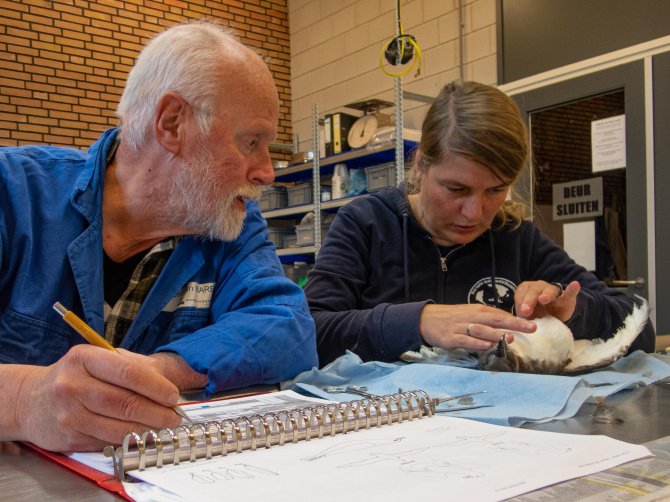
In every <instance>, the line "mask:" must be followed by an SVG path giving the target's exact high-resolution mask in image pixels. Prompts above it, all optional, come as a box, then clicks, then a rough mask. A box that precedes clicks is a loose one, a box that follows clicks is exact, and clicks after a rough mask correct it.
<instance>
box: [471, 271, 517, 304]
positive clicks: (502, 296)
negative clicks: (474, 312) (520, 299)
mask: <svg viewBox="0 0 670 502" xmlns="http://www.w3.org/2000/svg"><path fill="white" fill-rule="evenodd" d="M493 288H494V285H493V280H492V279H491V278H490V277H484V278H482V279H480V280H479V281H477V282H476V283H475V285H474V286H472V287H471V288H470V291H469V292H468V303H470V304H473V303H480V304H482V305H490V306H491V307H498V308H500V309H503V310H506V311H507V312H514V293H515V292H516V284H514V283H513V282H512V281H510V280H509V279H505V278H504V277H496V283H495V290H494V289H493ZM495 291H497V292H498V305H496V297H495Z"/></svg>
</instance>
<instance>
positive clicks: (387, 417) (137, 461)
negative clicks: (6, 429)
mask: <svg viewBox="0 0 670 502" xmlns="http://www.w3.org/2000/svg"><path fill="white" fill-rule="evenodd" d="M434 411H435V400H433V399H431V398H430V396H429V395H428V394H427V393H426V392H424V391H422V390H413V391H407V392H399V393H397V394H390V395H386V396H375V397H370V398H367V397H366V398H363V399H359V400H355V401H348V402H342V403H330V404H322V405H321V404H317V405H315V406H310V407H306V408H294V409H288V410H281V411H274V412H268V413H265V414H263V415H260V414H257V415H251V416H242V417H234V418H226V419H224V420H221V421H212V422H206V423H197V424H191V425H181V426H179V427H177V428H176V429H161V430H160V431H145V432H144V433H143V434H142V435H138V434H136V433H134V432H131V433H129V434H127V435H126V436H125V438H124V440H123V443H122V445H121V446H120V447H118V448H116V449H114V448H113V447H107V448H105V454H106V455H107V456H111V457H112V458H113V463H114V470H115V472H116V475H117V477H118V479H119V480H123V479H124V476H125V473H126V472H127V471H131V470H135V469H139V470H144V469H146V468H148V467H158V468H160V467H162V466H164V465H166V464H175V465H177V464H179V463H180V462H182V461H189V462H195V461H196V460H197V459H199V458H207V459H209V458H212V457H214V456H217V455H221V456H225V455H228V454H229V453H234V452H236V453H242V452H243V451H244V450H256V449H257V448H259V447H261V448H270V447H272V446H276V445H280V446H283V445H284V444H286V442H289V443H296V442H298V441H310V440H312V439H314V438H317V437H318V438H322V437H324V435H328V436H334V435H336V434H347V433H349V432H354V433H355V432H358V431H359V430H361V429H370V428H371V427H382V426H386V425H391V424H393V423H400V422H402V421H404V420H413V419H420V418H423V417H424V416H432V415H433V413H434Z"/></svg>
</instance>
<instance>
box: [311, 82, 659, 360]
mask: <svg viewBox="0 0 670 502" xmlns="http://www.w3.org/2000/svg"><path fill="white" fill-rule="evenodd" d="M527 158H528V134H527V131H526V128H525V125H524V123H523V121H522V119H521V116H520V114H519V110H518V108H517V106H516V104H515V103H514V101H513V100H512V99H510V98H509V97H508V96H507V95H506V94H504V93H503V92H502V91H500V90H498V89H496V88H494V87H491V86H488V85H484V84H480V83H477V82H460V81H457V82H453V83H450V84H448V85H447V86H445V87H444V88H443V89H442V91H441V92H440V94H439V95H438V97H437V98H436V99H435V101H434V103H433V104H432V106H431V107H430V109H429V111H428V113H427V115H426V118H425V120H424V123H423V125H422V135H421V142H420V144H419V147H418V151H417V153H416V156H415V160H414V165H413V166H412V169H411V171H410V173H409V175H408V181H407V184H406V186H403V185H401V186H400V187H398V188H389V189H386V190H382V191H380V192H377V193H374V194H369V195H367V196H364V197H361V198H358V199H356V200H355V201H353V202H351V203H349V204H347V205H346V206H344V207H342V208H341V209H340V210H339V212H338V214H337V217H336V218H335V220H334V222H333V224H332V226H331V227H330V230H329V232H328V234H327V236H326V240H325V242H324V244H323V246H322V248H321V250H320V251H319V254H318V257H317V260H316V264H315V268H314V270H313V271H312V272H311V273H310V275H309V280H308V283H307V286H306V288H305V292H306V295H307V299H308V301H309V304H310V310H311V312H312V315H313V317H314V319H315V321H316V326H317V345H318V352H319V362H320V365H321V366H323V365H325V364H326V363H328V362H330V361H332V360H334V359H335V358H337V357H338V356H340V355H342V354H344V353H345V351H346V350H351V351H353V352H355V353H357V354H358V355H359V356H360V357H361V358H362V359H363V360H382V361H395V360H398V359H399V358H400V356H401V355H402V354H403V353H404V352H406V351H409V350H415V349H417V348H419V347H420V346H421V345H429V346H435V347H441V348H445V349H454V348H463V349H467V350H472V351H485V350H488V349H490V348H491V347H492V346H493V345H494V344H495V343H497V342H498V341H499V340H500V338H501V336H506V339H507V341H508V342H512V341H513V336H512V335H511V334H509V333H508V332H509V331H519V332H525V333H532V332H533V331H534V330H535V323H533V322H532V319H534V318H536V317H541V316H543V315H545V314H547V313H548V314H551V315H553V316H554V317H557V318H558V319H560V320H561V321H563V322H565V323H566V324H567V325H568V326H569V327H570V328H571V330H572V332H573V335H574V336H575V338H599V337H603V336H607V335H609V334H612V333H613V332H614V331H615V330H616V328H617V327H618V326H619V325H620V324H621V323H622V322H623V319H624V318H625V317H626V316H627V315H628V314H629V313H630V312H631V311H632V309H633V306H634V302H633V300H632V299H630V298H628V297H626V296H625V295H624V294H622V293H620V292H618V291H616V290H614V289H611V288H608V287H607V286H606V285H605V284H604V283H602V282H600V281H598V280H597V278H596V277H595V276H594V275H593V274H591V273H590V272H588V271H587V270H585V269H584V268H583V267H581V266H579V265H577V264H576V263H575V262H574V261H573V260H572V259H571V258H570V257H569V256H568V255H567V254H566V253H565V251H563V250H562V249H561V248H560V247H559V246H557V245H556V244H555V243H554V242H552V241H551V240H550V239H549V238H548V237H546V236H545V235H543V234H542V233H541V232H540V230H539V229H538V228H537V227H536V226H535V225H534V224H533V223H531V222H530V221H525V220H524V219H523V213H524V212H523V208H524V206H523V205H522V204H520V203H518V202H515V201H514V200H513V198H512V197H511V196H510V191H511V187H512V184H513V183H514V182H515V181H516V179H517V178H518V176H519V174H520V173H521V170H522V169H523V167H524V165H525V163H526V162H527ZM653 347H654V332H653V327H652V326H651V325H648V327H647V329H646V331H645V332H644V333H643V334H642V335H641V336H640V337H638V339H637V340H636V342H635V343H634V344H633V346H632V347H631V350H635V349H639V348H643V349H645V350H647V351H650V350H653Z"/></svg>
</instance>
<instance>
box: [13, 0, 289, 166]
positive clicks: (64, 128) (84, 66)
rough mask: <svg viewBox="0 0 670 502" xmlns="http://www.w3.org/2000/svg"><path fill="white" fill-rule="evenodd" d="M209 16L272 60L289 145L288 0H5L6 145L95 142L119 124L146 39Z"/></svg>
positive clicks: (281, 137)
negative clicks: (123, 95)
mask: <svg viewBox="0 0 670 502" xmlns="http://www.w3.org/2000/svg"><path fill="white" fill-rule="evenodd" d="M201 18H209V19H216V20H220V21H221V22H222V23H225V24H227V25H228V26H230V27H231V28H233V30H234V31H235V33H236V34H237V35H238V36H239V37H240V39H241V40H242V41H243V42H244V43H245V44H247V45H248V46H250V47H252V48H253V49H254V50H255V51H256V52H257V53H259V54H260V55H261V56H263V57H264V58H265V60H266V61H267V62H268V64H269V66H270V69H271V70H272V72H273V74H274V77H275V81H276V83H277V88H278V90H279V97H280V100H281V109H280V118H279V129H278V136H277V139H276V141H277V142H278V143H291V88H290V48H289V47H290V46H289V28H288V7H287V0H249V1H242V0H191V1H181V0H163V1H150V0H125V1H121V0H97V1H96V0H90V1H89V0H56V1H46V0H22V1H7V0H0V146H11V145H21V144H52V145H67V146H75V147H82V148H84V147H87V146H88V145H90V144H91V143H92V142H93V141H94V140H95V139H96V138H97V137H98V135H99V134H100V132H101V131H104V130H105V129H108V128H109V127H112V126H114V125H116V123H117V119H116V117H115V116H114V110H115V109H116V105H117V102H118V100H119V98H120V97H121V93H122V91H123V86H124V83H125V79H126V76H127V74H128V71H129V70H130V68H131V67H132V64H133V62H134V60H135V58H136V56H137V54H138V52H139V50H140V49H141V48H142V47H143V45H144V44H145V43H146V41H147V40H148V39H149V38H151V37H152V36H153V35H154V34H156V33H157V32H159V31H161V30H162V29H163V28H164V27H167V26H171V25H174V24H177V23H180V22H184V21H187V20H190V19H201ZM276 157H277V158H281V157H282V156H281V155H276Z"/></svg>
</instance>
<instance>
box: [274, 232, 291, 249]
mask: <svg viewBox="0 0 670 502" xmlns="http://www.w3.org/2000/svg"><path fill="white" fill-rule="evenodd" d="M292 234H293V230H292V229H290V228H285V227H279V228H277V227H268V239H270V240H271V241H272V243H273V244H274V245H275V247H276V248H277V249H283V248H284V247H285V246H284V237H285V236H287V235H292Z"/></svg>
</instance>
